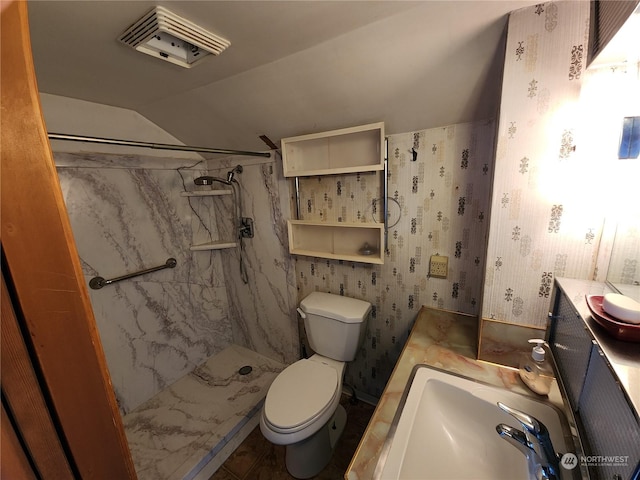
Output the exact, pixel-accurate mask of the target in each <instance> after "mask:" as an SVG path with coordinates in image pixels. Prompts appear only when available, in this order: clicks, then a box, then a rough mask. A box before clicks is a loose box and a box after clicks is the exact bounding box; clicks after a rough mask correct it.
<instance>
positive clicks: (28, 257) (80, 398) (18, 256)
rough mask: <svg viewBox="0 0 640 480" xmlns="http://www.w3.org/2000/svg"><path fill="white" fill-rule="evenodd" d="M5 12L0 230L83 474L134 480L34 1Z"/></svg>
mask: <svg viewBox="0 0 640 480" xmlns="http://www.w3.org/2000/svg"><path fill="white" fill-rule="evenodd" d="M1 12H2V13H1V14H0V19H1V22H2V25H1V30H0V32H1V35H2V38H1V40H0V45H1V49H2V50H1V56H0V59H1V62H2V65H1V79H0V89H1V97H0V109H1V110H0V121H1V126H0V131H1V144H0V148H1V153H0V154H1V162H2V163H1V170H0V175H1V202H0V207H1V217H0V222H1V230H0V232H1V233H0V240H1V243H2V250H3V253H4V256H5V259H6V264H5V267H8V271H9V272H10V276H11V282H12V285H13V287H14V293H15V301H17V302H18V305H19V309H20V315H19V317H20V319H21V320H22V321H23V325H22V328H23V331H24V332H26V334H25V337H27V338H25V342H26V343H27V344H28V345H29V346H30V348H31V352H32V355H33V357H34V358H32V360H33V362H34V364H36V366H37V369H39V371H40V372H41V375H42V379H43V382H42V383H41V388H43V390H46V392H47V395H48V398H49V399H50V401H51V404H50V408H51V409H52V416H54V417H55V418H56V419H57V421H58V424H59V426H60V427H61V430H62V431H61V432H59V433H60V434H61V435H62V436H63V437H64V441H65V442H66V445H67V447H68V451H69V455H70V456H71V457H72V458H71V459H70V463H72V464H73V465H74V466H75V469H76V471H77V473H78V474H79V475H80V477H81V478H82V479H83V480H89V479H114V480H115V479H118V480H126V479H135V478H136V474H135V470H134V467H133V461H132V459H131V454H130V452H129V448H128V444H127V440H126V436H125V433H124V427H123V424H122V419H121V416H120V413H119V411H118V407H117V403H116V399H115V395H114V393H113V388H112V385H111V379H110V376H109V372H108V370H107V364H106V359H105V356H104V352H103V350H102V345H101V343H100V338H99V335H98V332H97V328H96V323H95V318H94V315H93V310H92V308H91V303H90V301H89V295H88V291H87V286H86V283H85V279H84V276H83V273H82V268H81V265H80V260H79V257H78V253H77V249H76V246H75V242H74V238H73V233H72V231H71V226H70V223H69V217H68V215H67V211H66V207H65V204H64V200H63V196H62V191H61V188H60V183H59V180H58V175H57V172H56V168H55V164H54V161H53V154H52V152H51V147H50V145H49V140H48V137H47V131H46V128H45V124H44V119H43V116H42V112H41V108H40V99H39V93H38V88H37V83H36V77H35V71H34V67H33V59H32V54H31V42H30V38H29V29H28V17H27V5H26V1H14V2H11V3H7V2H6V1H4V0H3V2H2V10H1Z"/></svg>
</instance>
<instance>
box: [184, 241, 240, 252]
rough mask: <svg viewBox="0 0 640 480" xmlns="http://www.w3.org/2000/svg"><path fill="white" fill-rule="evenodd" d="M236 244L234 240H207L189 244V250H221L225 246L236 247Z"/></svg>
mask: <svg viewBox="0 0 640 480" xmlns="http://www.w3.org/2000/svg"><path fill="white" fill-rule="evenodd" d="M237 246H238V244H237V243H236V242H208V243H202V244H200V245H191V247H189V250H191V251H192V252H202V251H205V250H223V249H225V248H236V247H237Z"/></svg>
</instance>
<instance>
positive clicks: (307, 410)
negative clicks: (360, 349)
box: [260, 354, 346, 479]
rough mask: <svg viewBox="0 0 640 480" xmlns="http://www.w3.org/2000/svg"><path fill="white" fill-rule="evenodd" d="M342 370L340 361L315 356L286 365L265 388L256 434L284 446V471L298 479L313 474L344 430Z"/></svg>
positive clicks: (321, 465) (324, 462)
mask: <svg viewBox="0 0 640 480" xmlns="http://www.w3.org/2000/svg"><path fill="white" fill-rule="evenodd" d="M344 368H345V363H344V362H339V361H337V360H333V359H330V358H326V357H322V356H321V355H317V354H316V355H314V356H312V357H311V358H309V359H303V360H298V361H297V362H295V363H294V364H292V365H289V366H288V367H287V368H286V369H284V370H283V371H282V372H281V373H280V374H279V375H278V377H276V379H275V380H274V382H273V383H272V384H271V387H270V388H269V392H268V393H267V398H266V400H265V403H264V407H263V409H262V415H261V416H260V430H261V431H262V434H263V435H264V437H265V438H266V439H267V440H269V441H270V442H271V443H274V444H276V445H286V447H287V450H286V464H287V470H288V471H289V473H290V474H291V475H292V476H294V477H296V478H301V479H302V478H311V477H313V476H315V475H317V474H318V473H319V472H320V471H321V470H322V469H323V468H324V467H325V466H326V465H327V464H328V463H329V461H330V459H331V455H332V454H333V449H334V447H335V443H336V442H337V440H338V439H339V438H340V435H341V434H342V431H343V430H344V426H345V424H346V412H345V410H344V408H343V407H342V406H341V405H340V396H341V394H342V377H343V374H344Z"/></svg>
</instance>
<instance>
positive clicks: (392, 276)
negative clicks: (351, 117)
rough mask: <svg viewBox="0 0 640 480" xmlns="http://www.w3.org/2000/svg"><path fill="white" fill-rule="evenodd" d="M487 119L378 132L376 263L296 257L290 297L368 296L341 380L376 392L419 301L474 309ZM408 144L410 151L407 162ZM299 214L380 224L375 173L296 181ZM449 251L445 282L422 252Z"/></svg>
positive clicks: (485, 188) (482, 244) (488, 170)
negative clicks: (381, 234) (384, 138)
mask: <svg viewBox="0 0 640 480" xmlns="http://www.w3.org/2000/svg"><path fill="white" fill-rule="evenodd" d="M494 129H495V124H494V122H493V121H487V122H477V123H468V124H458V125H451V126H447V127H443V128H434V129H429V130H421V131H416V132H409V133H404V134H398V135H390V136H389V137H388V148H389V197H390V198H391V199H390V201H389V224H390V225H391V228H390V231H389V245H388V246H389V253H388V254H387V256H386V258H385V263H384V265H368V264H362V263H352V262H343V261H333V260H325V259H319V258H311V257H303V256H298V257H297V258H296V279H297V286H298V298H299V299H302V298H303V297H304V296H306V295H308V294H309V293H311V292H312V291H315V290H319V291H324V292H331V293H335V294H343V295H346V296H351V297H355V298H359V299H363V300H367V301H369V302H371V303H372V304H373V306H374V310H373V313H372V315H371V318H370V321H369V324H368V325H367V332H366V339H365V342H364V345H363V346H362V348H361V350H360V351H359V353H358V355H357V357H356V359H355V361H354V362H352V363H350V364H349V365H348V367H347V373H346V377H345V382H346V383H348V384H351V385H353V386H354V387H355V388H356V389H357V390H359V391H360V392H363V393H366V394H367V395H371V396H373V397H379V396H380V394H381V393H382V390H383V389H384V386H385V384H386V382H387V380H388V378H389V376H390V374H391V370H392V369H393V366H394V365H395V362H396V360H397V358H398V356H399V354H400V351H401V350H402V347H403V345H404V343H405V340H406V339H407V336H408V334H409V331H410V329H411V327H412V326H413V322H414V321H415V318H416V315H417V313H418V311H419V310H420V307H421V306H422V305H428V306H433V307H438V308H443V309H447V310H453V311H459V312H464V313H469V314H475V315H477V314H479V312H480V300H481V294H482V293H481V292H482V290H481V289H482V278H483V265H484V261H485V257H484V251H485V248H486V236H487V231H488V218H489V217H488V208H489V193H490V184H491V175H492V169H493V166H492V158H493V145H494ZM412 149H413V150H415V152H416V153H417V155H416V158H415V161H414V159H413V153H412ZM300 190H301V194H302V195H301V205H302V208H301V210H302V212H301V218H303V219H305V220H319V221H343V222H373V221H380V219H381V216H380V208H381V207H380V199H381V193H380V192H381V179H380V174H358V175H343V176H340V175H338V176H333V175H332V176H330V177H312V178H309V179H301V182H300ZM436 253H438V254H441V255H447V256H448V257H449V275H448V278H447V279H438V278H432V277H429V276H428V262H429V257H430V256H431V255H433V254H436Z"/></svg>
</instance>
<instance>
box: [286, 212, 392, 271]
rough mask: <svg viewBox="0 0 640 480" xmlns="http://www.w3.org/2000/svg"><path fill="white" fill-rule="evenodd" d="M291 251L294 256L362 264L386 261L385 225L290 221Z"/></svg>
mask: <svg viewBox="0 0 640 480" xmlns="http://www.w3.org/2000/svg"><path fill="white" fill-rule="evenodd" d="M288 227H289V228H288V230H289V252H290V253H292V254H294V255H306V256H309V257H320V258H330V259H334V260H346V261H350V262H361V263H376V264H382V263H384V257H383V249H382V245H384V225H383V224H378V223H327V222H310V221H305V220H288Z"/></svg>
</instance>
